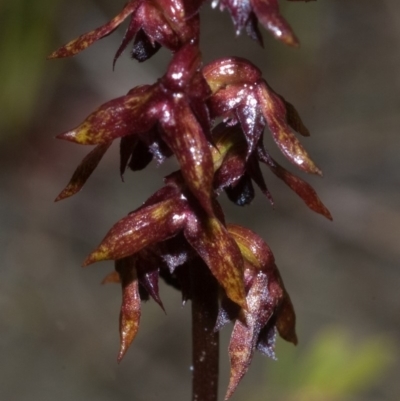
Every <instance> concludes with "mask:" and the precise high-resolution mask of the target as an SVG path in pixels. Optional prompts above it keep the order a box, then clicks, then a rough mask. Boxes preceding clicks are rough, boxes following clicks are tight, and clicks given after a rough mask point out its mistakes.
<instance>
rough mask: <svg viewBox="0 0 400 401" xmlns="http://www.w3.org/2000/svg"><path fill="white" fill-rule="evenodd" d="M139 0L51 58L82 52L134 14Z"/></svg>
mask: <svg viewBox="0 0 400 401" xmlns="http://www.w3.org/2000/svg"><path fill="white" fill-rule="evenodd" d="M138 4H139V2H138V1H136V0H133V1H130V2H129V3H128V4H127V5H126V6H125V7H124V9H123V10H122V12H121V13H120V14H118V15H117V16H115V17H114V18H113V19H112V20H111V21H109V22H108V23H107V24H105V25H103V26H101V27H99V28H97V29H95V30H93V31H91V32H88V33H86V34H84V35H81V36H79V38H77V39H75V40H73V41H71V42H69V43H67V44H66V45H65V46H63V47H61V48H60V49H58V50H56V51H55V52H53V53H52V54H50V56H49V57H48V58H49V59H52V58H62V57H69V56H74V55H75V54H78V53H80V52H81V51H82V50H85V49H86V48H87V47H89V46H90V45H91V44H93V43H94V42H96V41H97V40H99V39H101V38H104V37H105V36H107V35H110V34H111V33H112V32H113V31H114V30H115V29H117V28H118V26H119V25H120V24H122V22H123V21H124V20H125V19H126V18H128V17H129V15H130V14H132V13H133V12H134V11H135V10H136V8H137V6H138Z"/></svg>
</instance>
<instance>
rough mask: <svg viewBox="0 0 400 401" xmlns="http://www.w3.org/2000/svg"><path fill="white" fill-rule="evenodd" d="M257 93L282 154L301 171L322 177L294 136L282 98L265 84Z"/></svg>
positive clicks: (261, 85) (258, 88)
mask: <svg viewBox="0 0 400 401" xmlns="http://www.w3.org/2000/svg"><path fill="white" fill-rule="evenodd" d="M257 91H258V100H259V104H260V107H261V109H262V113H263V115H264V118H265V119H266V120H267V123H268V127H269V129H270V131H271V133H272V137H273V138H274V141H275V143H276V144H277V145H278V147H279V149H280V150H281V152H282V153H283V154H284V155H285V156H286V157H287V159H288V160H290V161H291V162H292V163H293V164H295V165H296V166H297V167H299V168H300V169H301V170H303V171H305V172H307V173H313V174H319V175H322V173H321V171H320V170H319V168H318V167H317V166H316V165H315V164H314V162H313V161H312V160H311V159H310V157H309V156H308V153H307V152H306V150H305V149H304V148H303V146H302V145H301V143H300V142H299V140H298V139H297V138H296V136H295V135H294V134H293V132H292V130H291V128H290V126H289V124H288V122H287V120H286V107H285V104H284V103H283V101H282V100H281V98H280V97H279V96H278V95H276V94H275V93H274V91H273V90H272V89H270V88H269V87H268V85H267V84H266V83H265V82H264V83H263V84H260V85H258V87H257Z"/></svg>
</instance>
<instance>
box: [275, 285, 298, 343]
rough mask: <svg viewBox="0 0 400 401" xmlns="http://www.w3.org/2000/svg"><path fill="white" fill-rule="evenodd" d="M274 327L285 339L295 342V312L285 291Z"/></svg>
mask: <svg viewBox="0 0 400 401" xmlns="http://www.w3.org/2000/svg"><path fill="white" fill-rule="evenodd" d="M276 327H277V329H278V333H279V335H280V336H281V337H282V338H283V339H284V340H286V341H288V342H290V343H293V344H294V345H296V344H297V335H296V329H295V327H296V314H295V313H294V309H293V304H292V301H291V300H290V297H289V294H288V293H287V292H286V291H285V293H284V297H283V300H282V303H281V305H280V306H279V311H278V316H277V320H276Z"/></svg>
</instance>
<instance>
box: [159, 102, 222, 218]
mask: <svg viewBox="0 0 400 401" xmlns="http://www.w3.org/2000/svg"><path fill="white" fill-rule="evenodd" d="M171 103H172V104H171V105H170V107H169V110H166V111H165V113H164V114H163V116H162V119H161V121H160V122H161V125H162V128H163V129H164V133H165V134H164V136H163V138H164V139H165V141H166V142H167V144H168V146H169V147H170V148H171V150H172V151H173V152H174V153H175V156H176V158H177V159H178V162H179V164H180V166H181V171H182V175H183V177H184V179H185V182H186V185H187V186H188V188H189V189H190V190H191V192H192V193H193V195H194V196H195V197H196V198H197V199H198V200H199V202H200V204H201V205H202V206H203V208H204V210H206V211H207V213H208V214H210V215H212V214H214V212H213V207H212V202H211V192H212V182H213V177H214V166H213V162H212V156H211V151H210V148H209V146H208V142H207V139H206V137H205V136H204V133H203V130H202V129H201V126H200V124H199V123H198V121H197V120H196V118H195V116H194V115H193V113H192V111H191V109H190V107H189V106H188V105H187V104H186V102H185V101H183V100H182V99H173V100H172V101H171Z"/></svg>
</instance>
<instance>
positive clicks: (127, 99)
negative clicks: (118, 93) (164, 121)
mask: <svg viewBox="0 0 400 401" xmlns="http://www.w3.org/2000/svg"><path fill="white" fill-rule="evenodd" d="M152 94H153V88H152V87H149V86H146V87H138V88H135V89H134V90H133V91H131V92H130V93H129V94H128V95H126V96H122V97H119V98H117V99H113V100H111V101H109V102H107V103H105V104H103V105H102V106H101V107H99V108H98V109H97V110H96V111H95V112H94V113H92V114H90V115H89V117H87V118H86V120H85V121H84V122H83V123H82V124H81V125H79V126H78V127H77V128H75V129H74V130H72V131H69V132H66V133H64V134H61V135H58V136H57V138H59V139H65V140H67V141H71V142H76V143H79V144H81V145H97V144H101V143H105V142H109V141H112V140H113V139H116V138H120V137H123V136H126V135H130V134H135V133H140V132H146V131H149V129H150V128H151V127H152V126H153V125H154V124H155V122H156V120H155V118H154V117H151V116H150V115H147V113H146V111H147V107H148V105H147V104H146V103H147V102H148V101H149V100H150V98H151V96H152Z"/></svg>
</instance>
